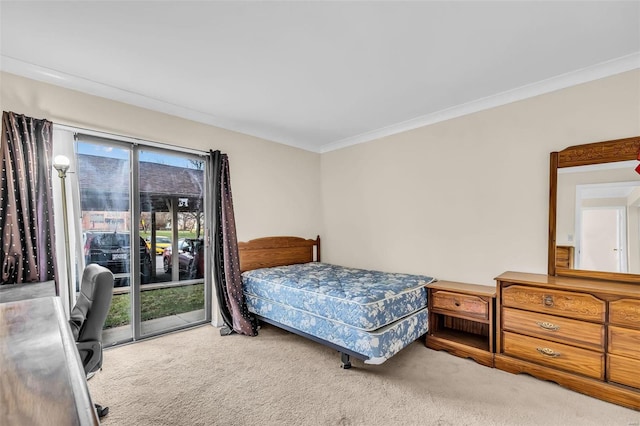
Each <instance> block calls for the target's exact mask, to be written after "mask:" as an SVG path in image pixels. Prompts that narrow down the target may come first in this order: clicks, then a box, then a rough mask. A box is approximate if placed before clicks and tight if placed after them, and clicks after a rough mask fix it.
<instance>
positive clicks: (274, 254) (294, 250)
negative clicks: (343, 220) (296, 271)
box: [238, 235, 320, 272]
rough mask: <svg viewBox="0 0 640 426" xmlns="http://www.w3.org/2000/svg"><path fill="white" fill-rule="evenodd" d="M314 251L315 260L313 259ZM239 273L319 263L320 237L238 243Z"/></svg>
mask: <svg viewBox="0 0 640 426" xmlns="http://www.w3.org/2000/svg"><path fill="white" fill-rule="evenodd" d="M314 246H315V247H316V250H315V254H316V256H315V259H314V258H313V257H314V256H313V254H314V250H313V247H314ZM238 254H239V255H240V272H244V271H251V270H253V269H258V268H271V267H273V266H282V265H293V264H295V263H307V262H313V261H314V260H315V261H316V262H320V236H319V235H318V236H317V237H316V239H315V240H306V239H304V238H300V237H265V238H256V239H255V240H251V241H246V242H239V243H238Z"/></svg>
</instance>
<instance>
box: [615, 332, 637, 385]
mask: <svg viewBox="0 0 640 426" xmlns="http://www.w3.org/2000/svg"><path fill="white" fill-rule="evenodd" d="M609 352H611V353H613V354H616V355H624V356H630V357H633V358H640V330H632V329H629V328H621V327H616V326H609ZM638 375H640V371H639V372H638Z"/></svg>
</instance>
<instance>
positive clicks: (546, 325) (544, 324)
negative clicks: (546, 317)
mask: <svg viewBox="0 0 640 426" xmlns="http://www.w3.org/2000/svg"><path fill="white" fill-rule="evenodd" d="M536 324H538V326H539V327H540V328H544V329H545V330H549V331H558V330H560V326H559V325H555V324H554V323H551V322H546V321H537V322H536Z"/></svg>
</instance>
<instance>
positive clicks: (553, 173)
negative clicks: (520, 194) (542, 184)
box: [547, 152, 558, 275]
mask: <svg viewBox="0 0 640 426" xmlns="http://www.w3.org/2000/svg"><path fill="white" fill-rule="evenodd" d="M557 200H558V153H557V152H552V153H551V160H550V166H549V250H548V259H547V262H548V265H549V267H548V274H549V275H555V274H556V212H557Z"/></svg>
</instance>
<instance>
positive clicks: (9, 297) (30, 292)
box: [0, 281, 56, 303]
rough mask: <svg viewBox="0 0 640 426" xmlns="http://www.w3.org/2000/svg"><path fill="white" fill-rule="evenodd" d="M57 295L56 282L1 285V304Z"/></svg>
mask: <svg viewBox="0 0 640 426" xmlns="http://www.w3.org/2000/svg"><path fill="white" fill-rule="evenodd" d="M55 295H56V283H55V281H44V282H41V283H25V284H3V285H0V303H5V302H15V301H17V300H25V299H35V298H36V297H50V296H55Z"/></svg>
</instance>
